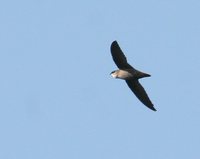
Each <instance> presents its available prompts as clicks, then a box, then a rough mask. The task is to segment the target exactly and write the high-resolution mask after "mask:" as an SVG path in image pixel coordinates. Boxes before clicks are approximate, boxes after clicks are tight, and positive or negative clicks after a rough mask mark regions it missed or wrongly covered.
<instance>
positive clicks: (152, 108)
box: [149, 105, 157, 112]
mask: <svg viewBox="0 0 200 159" xmlns="http://www.w3.org/2000/svg"><path fill="white" fill-rule="evenodd" d="M149 108H150V109H151V110H153V111H155V112H156V111H157V110H156V109H155V108H154V107H153V105H152V106H151V107H149Z"/></svg>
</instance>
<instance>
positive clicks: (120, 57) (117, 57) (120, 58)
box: [110, 41, 133, 69]
mask: <svg viewBox="0 0 200 159" xmlns="http://www.w3.org/2000/svg"><path fill="white" fill-rule="evenodd" d="M110 50H111V54H112V58H113V60H114V62H115V64H116V65H117V67H118V68H119V69H131V68H133V67H132V66H131V65H129V64H128V62H127V60H126V56H125V55H124V53H123V52H122V50H121V48H120V47H119V45H118V43H117V41H113V42H112V44H111V47H110Z"/></svg>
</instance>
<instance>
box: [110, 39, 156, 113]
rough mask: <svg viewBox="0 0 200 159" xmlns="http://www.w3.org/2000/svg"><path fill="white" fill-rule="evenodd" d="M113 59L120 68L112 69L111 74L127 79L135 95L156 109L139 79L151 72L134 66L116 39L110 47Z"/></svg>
mask: <svg viewBox="0 0 200 159" xmlns="http://www.w3.org/2000/svg"><path fill="white" fill-rule="evenodd" d="M110 51H111V55H112V58H113V61H114V62H115V64H116V65H117V67H118V68H119V69H118V70H115V71H112V72H111V73H110V75H111V76H112V77H113V78H116V79H122V80H125V81H126V83H127V85H128V87H129V88H130V89H131V91H132V92H133V93H134V94H135V96H136V97H137V98H138V99H139V100H140V101H141V102H142V103H143V104H144V105H145V106H146V107H148V108H149V109H151V110H153V111H156V109H155V108H154V105H153V103H152V102H151V100H150V99H149V97H148V95H147V93H146V91H145V89H144V88H143V86H142V85H141V84H140V82H139V79H140V78H144V77H150V76H151V75H150V74H147V73H144V72H141V71H139V70H136V69H135V68H133V67H132V66H131V65H130V64H129V63H128V62H127V59H126V56H125V55H124V53H123V51H122V50H121V48H120V46H119V44H118V42H117V41H116V40H115V41H113V42H112V44H111V47H110Z"/></svg>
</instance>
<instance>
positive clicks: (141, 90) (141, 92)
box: [126, 80, 156, 111]
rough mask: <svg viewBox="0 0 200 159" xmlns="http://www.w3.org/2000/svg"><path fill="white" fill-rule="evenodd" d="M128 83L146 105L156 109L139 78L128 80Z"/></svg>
mask: <svg viewBox="0 0 200 159" xmlns="http://www.w3.org/2000/svg"><path fill="white" fill-rule="evenodd" d="M126 83H127V84H128V86H129V88H130V89H131V90H132V91H133V93H134V94H135V95H136V97H137V98H138V99H139V100H140V101H141V102H142V103H143V104H144V105H146V106H147V107H148V108H150V109H151V110H153V111H156V109H155V108H154V107H153V104H152V102H151V100H150V99H149V97H148V95H147V93H146V91H145V90H144V88H143V87H142V85H141V84H140V83H139V81H138V80H126Z"/></svg>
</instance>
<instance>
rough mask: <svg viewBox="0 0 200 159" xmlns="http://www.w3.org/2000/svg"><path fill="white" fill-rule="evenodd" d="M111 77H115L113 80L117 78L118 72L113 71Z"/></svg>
mask: <svg viewBox="0 0 200 159" xmlns="http://www.w3.org/2000/svg"><path fill="white" fill-rule="evenodd" d="M110 75H111V76H112V77H113V78H117V71H116V70H115V71H112V72H111V73H110Z"/></svg>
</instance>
